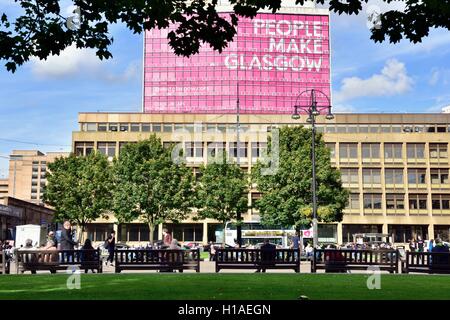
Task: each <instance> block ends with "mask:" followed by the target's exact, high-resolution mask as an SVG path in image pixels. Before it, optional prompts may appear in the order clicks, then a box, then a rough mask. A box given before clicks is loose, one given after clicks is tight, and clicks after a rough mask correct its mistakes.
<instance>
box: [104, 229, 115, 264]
mask: <svg viewBox="0 0 450 320" xmlns="http://www.w3.org/2000/svg"><path fill="white" fill-rule="evenodd" d="M105 249H107V250H108V258H107V259H106V265H107V266H108V262H109V265H110V266H114V264H113V262H114V250H115V249H116V232H115V231H114V230H112V231H111V232H110V234H109V236H108V238H107V239H106V241H105Z"/></svg>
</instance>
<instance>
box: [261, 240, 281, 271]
mask: <svg viewBox="0 0 450 320" xmlns="http://www.w3.org/2000/svg"><path fill="white" fill-rule="evenodd" d="M276 248H277V247H276V246H275V245H273V244H271V243H270V242H269V239H267V238H266V239H264V244H263V245H262V246H261V268H258V269H257V270H256V272H261V271H262V272H266V268H264V267H265V266H266V267H270V266H272V265H273V264H274V263H275V259H276V255H277V253H276Z"/></svg>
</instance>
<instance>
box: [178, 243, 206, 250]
mask: <svg viewBox="0 0 450 320" xmlns="http://www.w3.org/2000/svg"><path fill="white" fill-rule="evenodd" d="M183 246H184V247H186V248H187V249H200V250H201V249H203V244H202V243H201V242H186V243H185V244H183Z"/></svg>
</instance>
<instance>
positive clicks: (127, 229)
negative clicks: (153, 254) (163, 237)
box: [117, 223, 158, 245]
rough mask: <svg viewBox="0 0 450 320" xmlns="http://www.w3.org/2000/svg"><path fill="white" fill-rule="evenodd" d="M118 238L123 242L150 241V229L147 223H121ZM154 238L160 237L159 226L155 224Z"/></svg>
mask: <svg viewBox="0 0 450 320" xmlns="http://www.w3.org/2000/svg"><path fill="white" fill-rule="evenodd" d="M117 239H118V240H119V241H122V242H128V241H134V242H148V241H150V229H149V227H148V225H147V224H145V223H129V224H121V225H119V232H118V235H117ZM153 239H154V240H155V239H158V227H157V226H155V230H154V232H153ZM142 245H144V244H142Z"/></svg>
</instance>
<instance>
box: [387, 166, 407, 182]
mask: <svg viewBox="0 0 450 320" xmlns="http://www.w3.org/2000/svg"><path fill="white" fill-rule="evenodd" d="M384 183H385V184H394V185H398V184H403V169H385V175H384Z"/></svg>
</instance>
